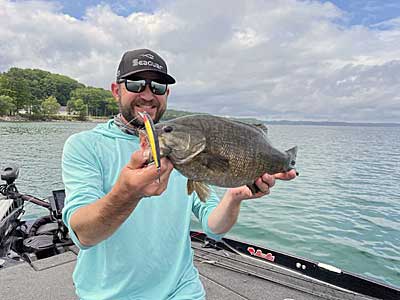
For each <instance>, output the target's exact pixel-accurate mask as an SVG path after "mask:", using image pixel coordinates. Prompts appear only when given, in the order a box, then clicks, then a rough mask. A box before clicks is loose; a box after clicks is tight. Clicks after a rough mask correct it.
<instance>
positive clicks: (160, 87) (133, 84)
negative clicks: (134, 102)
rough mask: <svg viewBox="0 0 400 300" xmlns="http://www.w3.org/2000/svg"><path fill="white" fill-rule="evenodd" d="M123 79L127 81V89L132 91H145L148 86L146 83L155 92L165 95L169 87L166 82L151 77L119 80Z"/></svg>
mask: <svg viewBox="0 0 400 300" xmlns="http://www.w3.org/2000/svg"><path fill="white" fill-rule="evenodd" d="M123 81H125V87H126V89H127V90H128V91H129V92H132V93H141V92H143V91H144V90H145V88H146V85H147V84H148V85H149V87H150V90H151V92H152V93H153V94H155V95H164V94H165V93H166V91H167V87H168V84H166V83H159V82H156V81H153V80H149V79H140V80H131V79H122V80H120V81H119V83H122V82H123Z"/></svg>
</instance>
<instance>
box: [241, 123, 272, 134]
mask: <svg viewBox="0 0 400 300" xmlns="http://www.w3.org/2000/svg"><path fill="white" fill-rule="evenodd" d="M235 122H237V123H240V124H242V125H245V126H249V127H252V128H254V129H256V130H259V131H261V132H262V133H263V134H265V135H267V134H268V127H267V126H266V125H265V124H264V123H246V122H243V121H238V120H235Z"/></svg>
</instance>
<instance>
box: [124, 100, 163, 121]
mask: <svg viewBox="0 0 400 300" xmlns="http://www.w3.org/2000/svg"><path fill="white" fill-rule="evenodd" d="M136 105H150V106H154V107H156V108H157V110H156V115H155V117H154V119H153V123H154V124H156V123H158V122H159V121H160V119H161V117H162V116H163V114H164V113H165V110H166V107H161V105H160V103H159V102H158V101H157V100H152V101H151V102H150V101H145V100H141V99H137V100H136V101H134V102H132V103H131V104H130V105H122V103H121V98H119V100H118V106H119V112H120V113H121V114H122V116H123V117H124V119H125V120H126V121H127V122H128V123H129V124H130V125H131V126H133V127H136V128H143V127H144V124H143V120H142V118H140V117H138V116H135V109H136Z"/></svg>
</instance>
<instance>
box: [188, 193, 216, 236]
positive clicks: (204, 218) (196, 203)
mask: <svg viewBox="0 0 400 300" xmlns="http://www.w3.org/2000/svg"><path fill="white" fill-rule="evenodd" d="M210 189H211V195H210V197H209V198H208V199H207V201H206V202H202V201H201V200H200V199H199V197H198V196H197V194H196V193H193V194H192V197H194V199H193V207H192V211H193V213H194V215H195V216H196V217H197V219H199V221H200V223H201V227H202V228H203V231H204V233H205V234H206V235H207V236H208V237H210V238H212V239H214V240H216V241H220V240H221V239H222V238H223V236H224V234H215V233H214V232H212V230H211V229H210V227H208V217H209V216H210V214H211V212H212V211H213V210H214V208H216V207H217V205H218V204H219V201H220V200H219V198H218V196H217V194H216V193H215V191H214V190H213V189H212V188H211V187H210Z"/></svg>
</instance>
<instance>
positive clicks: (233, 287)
mask: <svg viewBox="0 0 400 300" xmlns="http://www.w3.org/2000/svg"><path fill="white" fill-rule="evenodd" d="M18 174H19V169H18V167H16V166H9V167H6V168H4V169H3V170H2V172H1V180H3V181H5V183H4V184H2V185H0V298H1V299H3V300H14V299H15V300H17V299H18V300H20V299H31V300H36V299H41V300H43V299H52V300H59V299H60V300H61V299H78V298H77V296H76V294H75V289H74V286H73V282H72V272H73V269H74V266H75V263H76V258H77V254H78V252H79V249H78V248H77V247H76V246H75V245H74V244H73V243H72V241H71V239H70V237H69V235H68V229H67V227H66V226H65V225H64V224H63V222H62V219H61V210H62V208H63V205H64V199H65V191H64V190H55V191H53V192H52V195H51V196H50V197H48V198H47V199H40V198H37V197H35V196H32V195H27V194H21V193H19V191H18V189H17V187H16V184H15V180H16V179H17V177H18ZM26 202H31V203H34V204H35V205H38V206H41V207H44V208H46V209H47V210H48V214H46V215H44V216H41V217H39V218H37V219H35V220H22V216H23V214H24V204H25V203H26ZM191 240H192V249H193V255H194V256H193V259H194V263H195V265H196V267H197V268H198V270H199V273H200V279H201V281H202V283H203V285H204V287H205V290H206V294H207V299H234V300H235V299H238V300H239V299H271V300H272V299H273V300H278V299H279V300H313V299H337V300H339V299H340V300H343V299H354V300H368V299H369V300H372V299H384V300H399V299H400V289H399V287H395V286H391V285H387V284H384V283H381V282H378V281H375V280H373V279H370V278H367V277H363V276H360V275H357V274H352V273H350V272H347V271H344V270H341V269H339V268H336V267H334V266H331V265H327V264H324V263H319V262H315V261H312V260H309V259H305V258H302V257H298V256H295V255H291V254H287V253H283V252H280V251H276V250H273V249H268V248H265V247H262V246H258V245H253V244H251V243H247V242H243V241H238V240H234V239H229V238H223V239H222V240H221V241H215V240H213V239H211V238H209V237H207V236H206V235H205V234H204V233H202V232H200V231H191Z"/></svg>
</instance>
